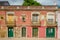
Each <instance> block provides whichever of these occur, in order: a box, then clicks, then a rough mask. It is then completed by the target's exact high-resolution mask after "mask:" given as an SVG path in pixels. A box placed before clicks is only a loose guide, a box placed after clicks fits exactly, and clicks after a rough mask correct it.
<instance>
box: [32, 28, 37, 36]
mask: <svg viewBox="0 0 60 40" xmlns="http://www.w3.org/2000/svg"><path fill="white" fill-rule="evenodd" d="M32 36H33V37H38V28H33V29H32Z"/></svg>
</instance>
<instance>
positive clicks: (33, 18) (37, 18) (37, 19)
mask: <svg viewBox="0 0 60 40" xmlns="http://www.w3.org/2000/svg"><path fill="white" fill-rule="evenodd" d="M39 15H40V14H39V12H33V13H32V21H33V22H38V21H39Z"/></svg>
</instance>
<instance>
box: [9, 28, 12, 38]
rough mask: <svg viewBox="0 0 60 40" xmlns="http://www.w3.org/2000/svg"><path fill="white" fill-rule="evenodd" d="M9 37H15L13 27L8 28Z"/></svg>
mask: <svg viewBox="0 0 60 40" xmlns="http://www.w3.org/2000/svg"><path fill="white" fill-rule="evenodd" d="M8 37H13V27H9V28H8Z"/></svg>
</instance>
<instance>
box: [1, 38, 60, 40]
mask: <svg viewBox="0 0 60 40" xmlns="http://www.w3.org/2000/svg"><path fill="white" fill-rule="evenodd" d="M0 40H60V39H56V38H0Z"/></svg>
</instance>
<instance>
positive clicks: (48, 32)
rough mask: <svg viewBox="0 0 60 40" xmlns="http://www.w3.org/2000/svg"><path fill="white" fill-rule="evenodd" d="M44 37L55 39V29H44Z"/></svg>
mask: <svg viewBox="0 0 60 40" xmlns="http://www.w3.org/2000/svg"><path fill="white" fill-rule="evenodd" d="M46 37H55V28H46Z"/></svg>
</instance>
